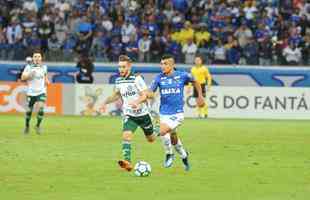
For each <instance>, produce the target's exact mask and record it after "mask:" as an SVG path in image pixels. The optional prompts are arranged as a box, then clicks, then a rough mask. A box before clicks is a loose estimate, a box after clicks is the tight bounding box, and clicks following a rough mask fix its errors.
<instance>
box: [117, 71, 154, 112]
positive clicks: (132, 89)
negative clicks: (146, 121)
mask: <svg viewBox="0 0 310 200" xmlns="http://www.w3.org/2000/svg"><path fill="white" fill-rule="evenodd" d="M115 89H116V91H119V92H120V94H121V97H122V100H123V114H124V115H130V116H134V117H137V116H142V115H146V114H148V113H149V109H148V106H147V103H146V102H145V103H141V104H140V105H139V107H138V109H133V108H132V107H131V106H130V105H129V103H131V102H132V101H135V100H137V99H138V98H139V96H140V92H141V91H144V90H147V86H146V84H145V82H144V80H143V79H142V77H141V76H139V75H135V74H132V73H131V74H130V75H129V76H128V77H126V78H125V77H118V78H117V79H116V80H115Z"/></svg>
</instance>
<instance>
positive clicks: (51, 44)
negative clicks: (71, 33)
mask: <svg viewBox="0 0 310 200" xmlns="http://www.w3.org/2000/svg"><path fill="white" fill-rule="evenodd" d="M61 46H62V44H61V42H60V41H59V40H58V38H57V36H56V35H55V34H53V35H52V36H51V38H49V39H48V53H47V55H48V58H49V60H51V61H61V59H60V58H61V51H60V48H61Z"/></svg>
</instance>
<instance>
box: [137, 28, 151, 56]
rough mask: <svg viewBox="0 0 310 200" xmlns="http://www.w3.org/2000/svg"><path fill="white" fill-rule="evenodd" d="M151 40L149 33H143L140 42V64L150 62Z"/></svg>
mask: <svg viewBox="0 0 310 200" xmlns="http://www.w3.org/2000/svg"><path fill="white" fill-rule="evenodd" d="M150 47H151V39H150V37H149V35H148V33H147V32H144V33H143V36H142V38H141V39H140V40H139V41H138V48H139V62H150Z"/></svg>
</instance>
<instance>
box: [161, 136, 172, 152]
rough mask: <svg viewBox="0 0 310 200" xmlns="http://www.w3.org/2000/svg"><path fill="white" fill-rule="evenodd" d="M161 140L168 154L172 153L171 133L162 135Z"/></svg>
mask: <svg viewBox="0 0 310 200" xmlns="http://www.w3.org/2000/svg"><path fill="white" fill-rule="evenodd" d="M160 138H161V141H162V143H163V146H164V149H165V153H166V154H172V153H173V152H172V144H171V139H170V134H165V135H164V136H160Z"/></svg>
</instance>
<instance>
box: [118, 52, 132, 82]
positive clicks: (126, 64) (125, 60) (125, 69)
mask: <svg viewBox="0 0 310 200" xmlns="http://www.w3.org/2000/svg"><path fill="white" fill-rule="evenodd" d="M130 70H131V59H130V58H129V57H128V56H126V55H120V56H119V58H118V71H119V74H120V75H121V76H124V77H126V76H127V75H128V74H130Z"/></svg>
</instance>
